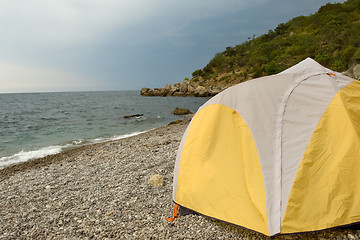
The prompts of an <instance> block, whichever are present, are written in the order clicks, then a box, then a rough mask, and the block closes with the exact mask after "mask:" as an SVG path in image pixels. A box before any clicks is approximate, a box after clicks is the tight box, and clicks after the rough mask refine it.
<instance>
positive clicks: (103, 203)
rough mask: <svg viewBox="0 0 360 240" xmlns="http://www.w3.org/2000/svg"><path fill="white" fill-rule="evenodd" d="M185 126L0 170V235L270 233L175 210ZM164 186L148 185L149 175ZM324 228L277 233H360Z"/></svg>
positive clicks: (124, 236)
mask: <svg viewBox="0 0 360 240" xmlns="http://www.w3.org/2000/svg"><path fill="white" fill-rule="evenodd" d="M186 127H187V125H186V124H185V123H181V124H174V125H171V126H165V127H162V128H158V129H154V130H152V131H149V132H146V133H143V134H141V135H137V136H134V137H130V138H126V139H121V140H117V141H112V142H106V143H101V144H95V145H89V146H84V147H81V148H77V149H72V150H69V151H66V152H63V153H60V154H56V155H51V156H47V157H45V158H42V159H37V160H33V161H30V162H27V163H23V164H19V165H15V166H11V167H8V168H6V169H3V170H0V189H1V195H0V239H112V238H114V239H248V240H252V239H269V238H268V237H265V236H264V235H261V234H259V233H256V232H253V231H250V230H246V229H243V228H241V227H237V226H233V225H231V224H227V223H223V222H220V221H217V220H213V219H210V218H207V217H204V216H201V215H187V216H184V217H181V218H180V219H177V220H176V221H175V222H171V221H167V220H165V217H171V215H172V204H171V201H172V200H171V196H172V178H173V169H174V161H175V157H176V151H177V148H178V146H179V144H180V140H181V137H182V134H183V133H184V131H185V129H186ZM154 175H157V176H162V177H163V178H164V179H163V184H160V186H158V187H155V186H151V185H149V184H148V182H149V179H150V178H151V176H154ZM359 238H360V231H357V230H351V229H335V230H326V231H321V232H318V233H306V234H294V235H285V236H279V237H277V239H322V240H323V239H359Z"/></svg>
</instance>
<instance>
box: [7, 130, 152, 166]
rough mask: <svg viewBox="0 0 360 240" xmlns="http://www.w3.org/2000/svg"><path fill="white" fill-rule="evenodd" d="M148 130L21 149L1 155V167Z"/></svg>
mask: <svg viewBox="0 0 360 240" xmlns="http://www.w3.org/2000/svg"><path fill="white" fill-rule="evenodd" d="M147 131H150V130H146V131H137V132H133V133H129V134H122V135H115V136H112V137H99V138H95V139H91V140H83V139H79V140H73V141H70V142H66V143H64V144H60V145H54V146H46V147H42V148H40V149H37V150H29V151H25V150H21V151H20V152H18V153H16V154H14V155H12V156H8V157H1V158H0V169H4V168H6V167H9V166H11V165H15V164H19V163H23V162H27V161H30V160H33V159H37V158H43V157H46V156H48V155H53V154H57V153H60V152H62V151H64V150H68V149H72V148H76V147H80V146H85V145H90V144H96V143H102V142H107V141H115V140H119V139H123V138H128V137H132V136H136V135H139V134H142V133H145V132H147Z"/></svg>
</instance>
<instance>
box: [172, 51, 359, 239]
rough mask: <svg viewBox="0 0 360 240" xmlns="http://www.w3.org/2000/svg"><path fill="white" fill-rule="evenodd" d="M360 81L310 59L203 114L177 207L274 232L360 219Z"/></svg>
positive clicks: (191, 129)
mask: <svg viewBox="0 0 360 240" xmlns="http://www.w3.org/2000/svg"><path fill="white" fill-rule="evenodd" d="M359 173H360V82H359V81H357V80H354V79H351V78H349V77H346V76H344V75H342V74H341V73H336V72H333V71H331V70H329V69H327V68H325V67H323V66H321V65H320V64H319V63H317V62H316V61H314V60H312V59H311V58H307V59H305V60H303V61H302V62H300V63H299V64H297V65H295V66H293V67H291V68H289V69H287V70H285V71H283V72H281V73H278V74H276V75H271V76H266V77H261V78H258V79H254V80H251V81H247V82H244V83H240V84H238V85H235V86H233V87H231V88H228V89H226V90H225V91H223V92H221V93H219V94H218V95H216V96H214V97H213V98H211V99H210V100H208V101H207V102H206V103H205V104H204V105H203V106H201V107H200V108H199V110H198V111H197V113H196V114H195V115H194V117H193V119H192V121H191V122H190V124H189V126H188V128H187V130H186V132H185V133H184V136H183V138H182V141H181V143H180V147H179V150H178V153H177V158H176V162H175V170H174V182H173V202H174V204H175V205H176V206H179V207H180V210H190V211H193V212H196V213H200V214H202V215H205V216H208V217H211V218H215V219H219V220H221V221H225V222H228V223H232V224H235V225H238V226H241V227H244V228H247V229H251V230H254V231H257V232H259V233H262V234H265V235H267V236H274V235H278V234H289V233H299V232H308V231H317V230H323V229H328V228H333V227H337V226H344V225H349V224H353V223H357V222H360V174H359Z"/></svg>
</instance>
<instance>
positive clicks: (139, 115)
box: [124, 114, 144, 118]
mask: <svg viewBox="0 0 360 240" xmlns="http://www.w3.org/2000/svg"><path fill="white" fill-rule="evenodd" d="M141 116H144V114H134V115H127V116H124V118H134V117H141Z"/></svg>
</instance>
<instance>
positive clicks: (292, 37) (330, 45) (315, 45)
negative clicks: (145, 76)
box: [191, 0, 360, 86]
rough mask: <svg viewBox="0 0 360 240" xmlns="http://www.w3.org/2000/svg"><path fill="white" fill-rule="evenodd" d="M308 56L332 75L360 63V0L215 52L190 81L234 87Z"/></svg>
mask: <svg viewBox="0 0 360 240" xmlns="http://www.w3.org/2000/svg"><path fill="white" fill-rule="evenodd" d="M306 57H311V58H313V59H315V60H316V61H318V62H319V63H320V64H322V65H324V66H326V67H328V68H331V69H333V70H335V71H339V72H342V71H345V70H347V69H348V68H350V67H351V66H353V65H354V64H356V63H360V0H348V1H346V2H344V3H342V4H340V3H335V4H330V3H329V4H326V5H324V6H322V7H321V8H320V9H319V10H318V12H316V13H315V14H312V15H310V16H299V17H296V18H294V19H292V20H290V21H289V22H287V23H281V24H279V25H278V26H277V27H276V28H275V29H274V30H270V31H269V32H268V33H266V34H263V35H261V36H259V37H257V38H253V39H252V40H249V41H246V42H244V43H242V44H239V45H236V46H235V47H227V48H226V50H225V51H223V52H221V53H217V54H216V55H215V57H214V58H213V59H211V61H210V62H209V63H208V64H207V65H206V66H205V67H204V68H203V69H198V70H196V71H194V72H193V78H192V79H191V81H194V82H197V83H199V84H200V85H203V86H216V85H234V84H236V83H239V82H243V81H246V80H249V79H252V78H256V77H261V76H266V75H271V74H275V73H278V72H280V71H282V70H284V69H286V68H288V67H290V66H292V65H295V64H297V63H298V62H300V61H302V60H303V59H305V58H306Z"/></svg>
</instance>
